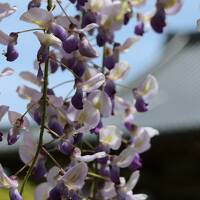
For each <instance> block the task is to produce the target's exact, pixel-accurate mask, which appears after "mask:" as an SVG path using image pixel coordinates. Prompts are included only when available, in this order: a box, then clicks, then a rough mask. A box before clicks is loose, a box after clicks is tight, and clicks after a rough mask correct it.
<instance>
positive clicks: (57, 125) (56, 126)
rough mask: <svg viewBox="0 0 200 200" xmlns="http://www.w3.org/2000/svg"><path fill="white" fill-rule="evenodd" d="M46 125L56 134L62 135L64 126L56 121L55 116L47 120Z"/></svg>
mask: <svg viewBox="0 0 200 200" xmlns="http://www.w3.org/2000/svg"><path fill="white" fill-rule="evenodd" d="M48 127H49V129H50V130H52V131H54V132H55V133H57V134H58V135H60V136H61V135H62V134H63V132H64V127H63V126H62V125H61V123H60V122H59V121H58V119H57V118H56V117H52V118H51V119H50V120H49V123H48Z"/></svg>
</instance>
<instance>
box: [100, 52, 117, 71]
mask: <svg viewBox="0 0 200 200" xmlns="http://www.w3.org/2000/svg"><path fill="white" fill-rule="evenodd" d="M115 64H116V59H115V57H114V56H113V55H111V56H106V57H105V59H104V61H103V65H104V66H105V67H106V68H107V69H109V70H111V69H113V68H114V66H115Z"/></svg>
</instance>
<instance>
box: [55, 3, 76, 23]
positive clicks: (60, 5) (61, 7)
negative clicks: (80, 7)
mask: <svg viewBox="0 0 200 200" xmlns="http://www.w3.org/2000/svg"><path fill="white" fill-rule="evenodd" d="M56 2H57V3H58V5H59V7H60V9H61V10H62V11H63V13H64V14H65V16H66V17H67V19H68V20H69V22H70V23H72V24H73V22H72V20H71V19H70V17H69V15H68V14H67V12H66V11H65V9H64V8H63V6H62V4H61V2H60V1H59V0H56Z"/></svg>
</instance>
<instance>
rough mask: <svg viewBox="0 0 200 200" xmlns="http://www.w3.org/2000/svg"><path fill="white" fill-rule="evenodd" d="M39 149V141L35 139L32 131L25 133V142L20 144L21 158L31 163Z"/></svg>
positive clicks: (26, 162)
mask: <svg viewBox="0 0 200 200" xmlns="http://www.w3.org/2000/svg"><path fill="white" fill-rule="evenodd" d="M36 149H37V143H36V142H35V141H34V139H33V137H32V136H31V134H30V133H25V134H24V137H23V142H22V143H21V144H20V146H19V156H20V159H21V160H22V161H23V162H24V163H25V164H28V165H30V164H31V160H32V159H33V158H34V156H35V152H36Z"/></svg>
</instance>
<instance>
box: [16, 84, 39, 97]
mask: <svg viewBox="0 0 200 200" xmlns="http://www.w3.org/2000/svg"><path fill="white" fill-rule="evenodd" d="M16 92H17V94H18V95H19V96H20V97H21V98H23V99H29V100H32V98H33V97H34V96H37V95H40V92H38V91H37V90H35V89H33V88H30V87H28V86H19V87H18V88H17V90H16ZM40 97H41V95H40Z"/></svg>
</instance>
